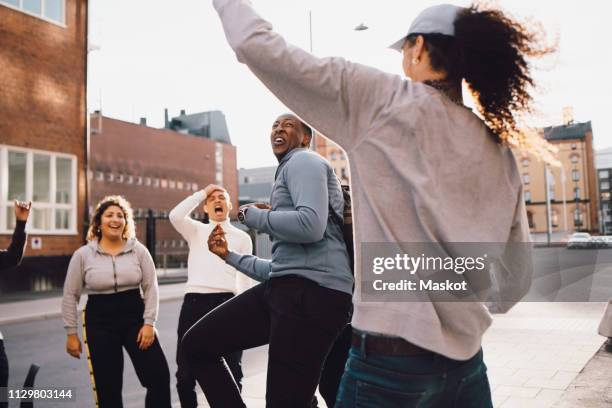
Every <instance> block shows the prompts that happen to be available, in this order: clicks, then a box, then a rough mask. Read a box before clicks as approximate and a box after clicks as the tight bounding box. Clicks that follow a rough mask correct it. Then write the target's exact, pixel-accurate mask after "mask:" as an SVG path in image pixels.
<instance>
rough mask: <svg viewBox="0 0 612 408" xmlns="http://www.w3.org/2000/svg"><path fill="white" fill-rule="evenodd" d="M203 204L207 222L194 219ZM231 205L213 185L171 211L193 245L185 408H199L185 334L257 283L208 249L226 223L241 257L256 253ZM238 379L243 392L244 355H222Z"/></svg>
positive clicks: (182, 320) (182, 382) (179, 385)
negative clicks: (234, 219)
mask: <svg viewBox="0 0 612 408" xmlns="http://www.w3.org/2000/svg"><path fill="white" fill-rule="evenodd" d="M200 205H202V208H203V211H204V213H205V214H207V216H208V220H209V223H208V224H205V223H202V222H199V221H196V220H194V219H192V218H191V217H190V214H191V213H192V212H193V210H195V209H196V208H197V207H199V206H200ZM231 209H232V203H231V201H230V196H229V194H228V192H227V191H226V190H225V189H224V188H223V187H221V186H218V185H215V184H210V185H208V186H206V188H204V189H203V190H200V191H198V192H195V193H194V194H192V195H191V196H189V197H187V198H185V199H184V200H183V201H181V202H180V203H179V204H178V205H177V206H176V207H174V208H173V209H172V211H170V214H169V218H170V222H171V223H172V226H173V227H174V228H175V229H176V230H177V231H178V232H179V233H180V234H181V236H182V237H183V238H184V239H185V241H187V245H189V255H188V259H187V282H186V284H185V297H184V299H183V304H182V306H181V312H180V315H179V322H178V327H177V348H176V350H177V351H176V358H177V361H176V362H177V371H176V389H177V391H178V395H179V400H180V402H181V407H182V408H196V407H197V406H198V401H197V396H196V393H195V389H194V388H195V385H196V380H195V377H194V375H193V374H192V373H191V369H190V368H189V362H186V361H180V360H179V358H178V357H179V355H180V353H179V349H180V343H181V340H182V338H183V335H184V334H185V332H186V331H187V330H188V329H189V328H190V327H191V326H192V325H193V324H195V323H196V322H197V321H198V320H200V319H201V318H202V317H204V316H205V315H206V314H207V313H208V312H210V311H211V310H213V309H214V308H216V307H217V306H219V305H220V304H222V303H224V302H225V301H227V300H229V299H231V298H232V297H234V295H237V294H240V293H242V292H244V291H245V290H246V289H248V288H250V287H251V286H253V285H254V283H255V282H254V281H253V280H252V279H250V278H249V277H247V276H246V275H244V274H242V273H239V272H237V271H236V270H235V269H234V268H233V267H231V266H229V265H227V264H226V263H225V262H223V261H222V260H221V259H219V257H218V256H216V255H214V254H213V253H211V252H210V251H209V250H208V244H207V242H208V237H209V235H210V233H211V232H212V230H213V228H215V227H216V226H217V225H221V226H222V227H223V230H224V231H226V233H227V237H228V245H229V246H230V248H232V250H233V251H235V252H237V253H239V254H251V253H252V252H253V243H252V242H251V237H249V235H248V234H247V233H246V232H244V231H242V230H240V229H238V228H236V227H234V226H233V225H232V224H231V223H230V220H229V212H230V210H231ZM223 358H224V359H225V361H226V362H227V365H228V367H229V369H230V372H231V373H232V376H233V377H234V381H235V382H236V384H237V385H238V388H239V389H241V390H242V377H243V375H242V367H241V361H240V360H241V359H242V351H241V350H239V351H236V352H234V353H231V354H228V355H225V356H223Z"/></svg>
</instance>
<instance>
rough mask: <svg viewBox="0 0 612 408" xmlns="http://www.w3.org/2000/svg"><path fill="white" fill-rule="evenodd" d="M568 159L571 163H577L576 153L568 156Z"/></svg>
mask: <svg viewBox="0 0 612 408" xmlns="http://www.w3.org/2000/svg"><path fill="white" fill-rule="evenodd" d="M570 161H571V162H572V163H574V164H576V163H578V155H576V154H573V155H572V156H571V157H570Z"/></svg>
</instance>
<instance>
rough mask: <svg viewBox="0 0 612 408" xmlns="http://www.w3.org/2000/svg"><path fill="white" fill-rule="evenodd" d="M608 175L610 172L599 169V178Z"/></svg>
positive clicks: (605, 177) (604, 177)
mask: <svg viewBox="0 0 612 408" xmlns="http://www.w3.org/2000/svg"><path fill="white" fill-rule="evenodd" d="M608 177H610V172H608V170H599V178H600V179H607V178H608Z"/></svg>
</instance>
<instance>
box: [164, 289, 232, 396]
mask: <svg viewBox="0 0 612 408" xmlns="http://www.w3.org/2000/svg"><path fill="white" fill-rule="evenodd" d="M232 297H234V294H233V293H229V292H228V293H187V294H186V295H185V298H184V299H183V306H182V307H181V314H180V316H179V323H178V329H177V335H178V344H177V346H176V363H177V370H176V389H177V391H178V395H179V399H180V401H181V407H182V408H196V407H197V406H198V400H197V396H196V392H195V385H196V379H195V375H194V374H193V373H192V370H191V369H190V367H189V362H188V361H186V362H183V361H180V360H179V355H180V352H179V349H180V347H181V340H182V338H183V336H184V335H185V332H186V331H187V330H188V329H189V328H190V327H191V326H193V325H194V324H195V323H196V322H197V321H198V320H200V319H201V318H202V317H204V316H205V315H206V314H207V313H208V312H210V311H211V310H213V309H214V308H216V307H217V306H219V305H221V304H222V303H224V302H226V301H228V300H230V299H231V298H232ZM223 358H224V359H225V361H226V362H227V365H228V367H229V369H230V372H231V373H232V376H233V377H234V380H235V381H236V384H237V385H238V388H239V389H242V367H241V365H240V360H241V359H242V350H240V351H237V352H235V353H230V354H227V355H224V356H223Z"/></svg>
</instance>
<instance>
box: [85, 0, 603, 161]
mask: <svg viewBox="0 0 612 408" xmlns="http://www.w3.org/2000/svg"><path fill="white" fill-rule="evenodd" d="M449 2H450V3H452V4H457V5H462V6H465V5H469V4H470V2H467V1H449ZM252 3H253V5H254V7H255V9H256V10H257V11H258V12H259V13H260V14H261V15H262V16H263V17H264V18H266V19H267V20H268V21H270V22H271V23H272V24H273V26H274V30H275V31H277V32H279V33H280V34H281V35H283V36H284V37H285V39H286V40H287V41H288V42H290V43H292V44H294V45H297V46H299V47H302V48H304V49H306V50H308V49H309V47H310V30H309V21H310V19H309V15H311V16H312V47H313V53H314V54H316V55H317V56H320V57H325V56H342V57H344V58H346V59H349V60H351V61H354V62H359V63H362V64H367V65H371V66H374V67H376V68H379V69H381V70H384V71H387V72H390V73H394V74H397V75H401V74H402V71H401V54H399V53H397V52H396V51H393V50H390V49H388V48H387V47H388V46H389V45H390V44H391V43H393V42H395V41H396V40H397V39H399V38H400V37H401V36H403V35H404V34H405V33H406V32H407V30H408V26H409V25H410V22H411V21H412V19H413V18H414V17H416V16H417V15H418V13H419V12H420V11H421V10H422V9H424V8H425V7H428V6H431V5H434V4H438V2H436V1H430V0H411V1H407V0H404V1H402V0H376V1H373V0H303V1H298V0H254V1H253V2H252ZM494 4H495V5H496V6H498V7H500V8H502V9H503V10H504V11H506V12H508V13H509V14H510V15H511V16H513V17H515V18H518V19H519V20H522V21H525V20H527V19H529V20H531V21H538V22H540V23H541V24H542V26H543V28H544V30H545V32H546V33H547V35H548V38H549V40H550V41H551V42H553V41H555V40H558V44H559V50H558V52H557V53H556V54H555V55H554V56H553V57H548V58H546V59H545V60H543V61H539V62H536V65H535V68H536V71H535V78H536V80H537V83H538V85H539V88H538V91H537V92H536V94H535V101H536V108H537V114H535V115H534V116H533V117H531V118H529V119H530V123H531V124H532V125H535V126H549V125H559V124H561V123H562V116H561V112H562V109H563V107H565V106H571V107H572V108H573V111H574V118H575V120H576V121H577V122H582V121H588V120H590V121H592V124H593V135H594V140H595V148H596V149H597V150H598V149H602V148H607V147H612V121H611V120H610V114H609V113H610V108H611V107H612V106H611V105H612V104H610V103H609V102H608V99H607V98H608V96H609V95H611V94H612V81H610V79H609V77H610V73H611V72H612V56H611V54H610V53H609V52H608V50H609V41H608V40H607V36H606V35H603V34H602V33H603V27H606V26H607V25H609V24H610V23H609V21H608V20H609V18H608V16H609V14H608V13H607V12H606V10H605V9H606V8H607V6H606V4H607V3H605V2H601V1H598V0H583V1H580V2H569V1H550V0H537V1H534V0H505V1H504V0H499V1H496V2H495V3H494ZM89 5H90V9H89V43H90V52H89V66H88V109H89V110H90V112H93V111H94V110H100V109H101V110H102V112H103V114H104V115H105V116H108V117H111V118H115V119H121V120H125V121H129V122H134V123H138V121H139V118H140V117H146V118H147V124H148V125H149V126H153V127H163V126H164V108H167V109H168V110H169V114H170V117H172V116H177V115H178V114H179V112H180V110H181V109H185V110H186V112H187V113H196V112H202V111H207V110H220V111H222V112H223V113H224V114H225V117H226V120H227V124H228V129H229V132H230V136H231V139H232V143H233V144H234V145H235V146H237V149H238V167H240V168H252V167H260V166H271V165H275V164H276V159H275V158H274V156H273V155H272V153H271V149H270V146H269V138H268V136H269V133H270V129H271V125H272V123H273V122H274V119H275V118H276V117H277V116H278V115H279V114H281V113H284V112H286V111H287V109H286V108H285V107H284V106H283V105H282V104H281V103H280V102H278V101H277V100H276V98H275V97H274V96H273V95H272V94H271V93H270V92H269V91H268V90H267V89H266V88H265V87H264V86H263V85H262V84H261V83H260V82H259V80H257V79H256V78H255V76H254V75H253V74H251V72H250V71H249V70H248V68H246V66H244V65H242V64H240V63H238V61H237V60H236V57H235V55H234V53H233V51H232V50H231V48H230V47H229V45H228V44H227V42H226V40H225V36H224V34H223V30H222V28H221V24H220V21H219V18H218V16H217V14H216V12H215V10H214V8H213V6H212V1H211V0H173V1H172V2H168V1H162V0H130V1H119V0H90V3H89ZM361 23H363V24H365V25H366V26H368V27H369V28H368V30H365V31H355V30H354V28H355V27H356V26H357V25H359V24H361ZM466 104H468V105H470V101H469V100H468V101H466Z"/></svg>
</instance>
